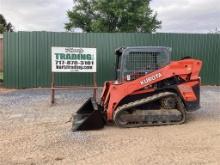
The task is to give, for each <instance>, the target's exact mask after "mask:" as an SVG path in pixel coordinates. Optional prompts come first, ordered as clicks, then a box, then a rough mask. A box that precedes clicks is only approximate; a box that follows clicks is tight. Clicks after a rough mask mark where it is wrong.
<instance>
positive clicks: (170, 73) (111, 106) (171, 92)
mask: <svg viewBox="0 0 220 165" xmlns="http://www.w3.org/2000/svg"><path fill="white" fill-rule="evenodd" d="M170 55H171V51H170V48H167V47H127V48H119V49H117V50H116V80H115V81H108V82H105V84H104V88H103V92H102V95H101V100H100V103H97V102H95V100H94V99H93V98H90V99H89V100H87V101H86V102H85V103H84V104H83V105H82V107H81V108H80V109H79V110H78V111H77V112H76V114H75V115H74V116H73V125H72V129H73V131H82V130H93V129H100V128H103V127H104V125H105V124H106V122H114V123H115V124H116V125H117V126H119V127H141V126H152V125H169V124H181V123H184V122H185V120H186V112H187V111H193V110H196V109H198V108H199V106H200V99H199V97H200V77H199V73H200V70H201V67H202V61H200V60H197V59H192V58H190V57H185V58H183V59H181V60H178V61H170Z"/></svg>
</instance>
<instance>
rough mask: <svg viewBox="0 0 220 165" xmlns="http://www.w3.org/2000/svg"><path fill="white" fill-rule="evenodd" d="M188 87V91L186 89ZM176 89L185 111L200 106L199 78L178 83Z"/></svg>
mask: <svg viewBox="0 0 220 165" xmlns="http://www.w3.org/2000/svg"><path fill="white" fill-rule="evenodd" d="M189 88H190V91H189V90H188V89H189ZM185 89H187V91H186V90H185ZM178 90H179V93H180V94H181V96H182V99H183V101H184V104H185V107H186V110H187V111H189V112H190V111H194V110H197V109H199V108H200V80H197V81H192V82H187V83H184V84H181V85H178Z"/></svg>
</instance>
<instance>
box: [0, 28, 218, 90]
mask: <svg viewBox="0 0 220 165" xmlns="http://www.w3.org/2000/svg"><path fill="white" fill-rule="evenodd" d="M52 46H63V47H96V48H97V82H98V85H99V86H102V84H103V82H104V81H106V80H111V79H114V74H115V73H114V64H115V55H114V50H115V49H116V48H118V47H121V46H167V47H172V58H173V60H176V59H180V58H181V57H184V56H192V57H194V58H199V59H201V60H202V61H203V68H202V73H201V77H202V84H203V85H220V66H219V63H220V35H219V34H184V33H182V34H176V33H156V34H148V33H66V32H12V33H4V85H5V86H6V87H8V88H32V87H49V86H50V83H51V47H52ZM55 79H56V84H58V85H82V86H87V85H91V84H92V74H91V73H56V76H55Z"/></svg>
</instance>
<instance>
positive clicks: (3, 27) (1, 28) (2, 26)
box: [0, 14, 14, 34]
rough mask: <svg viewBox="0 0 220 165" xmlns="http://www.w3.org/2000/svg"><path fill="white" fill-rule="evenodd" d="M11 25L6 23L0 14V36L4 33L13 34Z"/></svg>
mask: <svg viewBox="0 0 220 165" xmlns="http://www.w3.org/2000/svg"><path fill="white" fill-rule="evenodd" d="M13 29H14V27H13V25H12V24H11V23H10V22H9V23H7V21H6V19H5V18H4V16H3V15H2V14H0V34H1V33H4V32H13V31H14V30H13Z"/></svg>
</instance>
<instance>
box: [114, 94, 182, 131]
mask: <svg viewBox="0 0 220 165" xmlns="http://www.w3.org/2000/svg"><path fill="white" fill-rule="evenodd" d="M167 96H173V97H175V98H176V100H177V110H178V111H179V112H181V114H182V120H181V121H178V122H167V123H148V122H146V121H142V122H140V123H132V124H126V125H122V124H121V123H120V122H119V121H118V117H119V116H120V112H122V111H124V110H128V109H130V108H134V107H136V106H139V105H143V104H146V103H150V102H152V101H156V100H159V99H161V98H163V97H167ZM185 118H186V111H185V106H184V104H183V102H182V100H181V99H180V98H179V97H178V96H177V95H176V93H173V92H162V93H159V94H155V95H153V96H149V97H147V98H144V99H141V100H137V101H134V102H130V103H128V104H124V105H122V106H119V107H118V108H117V109H116V111H115V112H114V115H113V120H114V122H115V124H116V125H117V126H119V127H124V128H132V127H143V126H156V125H174V124H182V123H184V122H185Z"/></svg>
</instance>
